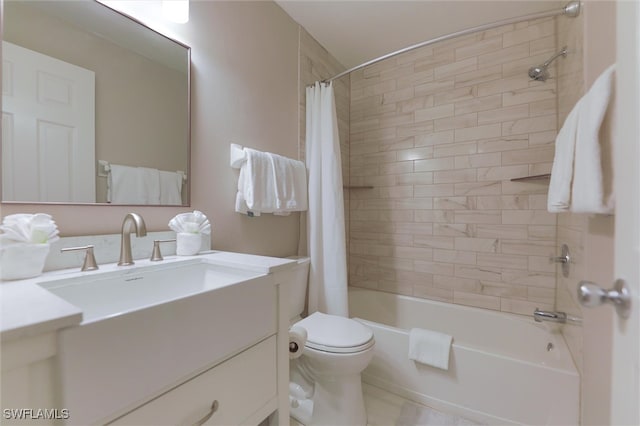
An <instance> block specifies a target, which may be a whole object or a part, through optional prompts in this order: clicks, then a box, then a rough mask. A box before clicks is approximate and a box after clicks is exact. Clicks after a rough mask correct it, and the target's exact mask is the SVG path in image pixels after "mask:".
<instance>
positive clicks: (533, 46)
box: [529, 34, 556, 56]
mask: <svg viewBox="0 0 640 426" xmlns="http://www.w3.org/2000/svg"><path fill="white" fill-rule="evenodd" d="M555 50H556V36H555V34H553V35H549V36H547V37H541V38H537V39H535V40H531V41H530V42H529V54H530V55H532V56H535V55H551V54H553V53H555Z"/></svg>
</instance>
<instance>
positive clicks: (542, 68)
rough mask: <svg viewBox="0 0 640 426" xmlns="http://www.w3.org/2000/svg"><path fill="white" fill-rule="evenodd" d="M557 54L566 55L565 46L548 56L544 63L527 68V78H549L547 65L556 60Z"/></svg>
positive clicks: (537, 79)
mask: <svg viewBox="0 0 640 426" xmlns="http://www.w3.org/2000/svg"><path fill="white" fill-rule="evenodd" d="M558 56H565V57H566V56H567V46H565V47H563V48H562V50H561V51H560V52H558V53H556V54H555V55H553V56H552V57H550V58H549V59H548V60H547V61H545V63H544V64H542V65H538V66H535V67H531V68H529V78H531V79H532V80H536V81H546V80H547V79H548V78H549V70H548V68H549V65H551V63H552V62H553V61H555V60H556V58H557V57H558Z"/></svg>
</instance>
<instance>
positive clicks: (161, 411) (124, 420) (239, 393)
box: [109, 336, 278, 426]
mask: <svg viewBox="0 0 640 426" xmlns="http://www.w3.org/2000/svg"><path fill="white" fill-rule="evenodd" d="M275 365H276V337H275V336H272V337H270V338H268V339H266V340H263V341H262V342H260V343H258V344H257V345H255V346H253V347H251V348H249V349H247V350H245V351H244V352H241V353H240V354H238V355H236V356H235V357H233V358H231V359H229V360H227V361H225V362H223V363H221V364H219V365H217V366H216V367H214V368H212V369H210V370H207V371H205V372H204V373H202V374H200V375H198V376H196V377H194V378H193V379H191V380H189V381H187V382H186V383H184V384H182V385H180V386H178V387H176V388H174V389H172V390H170V391H169V392H167V393H165V394H163V395H161V396H159V397H158V398H156V399H154V400H152V401H150V402H148V403H147V404H145V405H143V406H142V407H140V408H138V409H136V410H134V411H132V412H131V413H129V414H127V415H125V416H123V417H120V418H119V419H117V420H115V421H114V422H112V423H109V424H111V425H122V426H130V425H140V426H142V425H150V426H151V425H154V426H155V425H158V426H160V425H225V426H226V425H245V424H246V425H257V424H258V423H260V422H261V421H262V420H263V419H265V418H266V417H267V416H268V415H269V414H270V413H272V412H273V411H275V410H276V409H277V405H278V401H277V382H276V379H277V378H276V376H277V372H276V368H275ZM214 401H215V402H214Z"/></svg>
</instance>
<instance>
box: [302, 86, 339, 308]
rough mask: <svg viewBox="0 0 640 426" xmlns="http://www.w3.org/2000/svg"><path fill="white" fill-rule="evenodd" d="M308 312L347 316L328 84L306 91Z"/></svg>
mask: <svg viewBox="0 0 640 426" xmlns="http://www.w3.org/2000/svg"><path fill="white" fill-rule="evenodd" d="M306 95H307V110H306V112H307V126H306V131H307V133H306V162H307V168H308V169H309V211H308V217H307V244H308V254H309V257H310V258H311V268H310V271H309V313H313V312H315V311H321V312H324V313H327V314H332V315H341V316H345V317H347V316H348V314H349V307H348V303H347V253H346V241H345V224H344V200H343V196H342V190H343V189H342V167H341V159H340V140H339V136H338V119H337V116H336V107H335V99H334V94H333V85H332V83H328V84H326V83H320V82H316V83H315V84H314V85H313V86H311V87H307V93H306Z"/></svg>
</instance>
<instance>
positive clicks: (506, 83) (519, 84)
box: [478, 73, 530, 106]
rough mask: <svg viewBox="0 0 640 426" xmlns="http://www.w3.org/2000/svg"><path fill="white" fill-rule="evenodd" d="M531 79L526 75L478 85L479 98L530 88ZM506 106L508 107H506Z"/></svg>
mask: <svg viewBox="0 0 640 426" xmlns="http://www.w3.org/2000/svg"><path fill="white" fill-rule="evenodd" d="M529 80H530V79H529V77H528V76H527V75H526V73H522V74H521V75H515V76H513V77H510V78H502V79H499V80H494V81H489V82H486V83H480V84H478V96H489V95H494V94H496V93H505V92H511V91H515V90H520V89H526V88H527V87H529ZM504 106H506V105H504Z"/></svg>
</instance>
